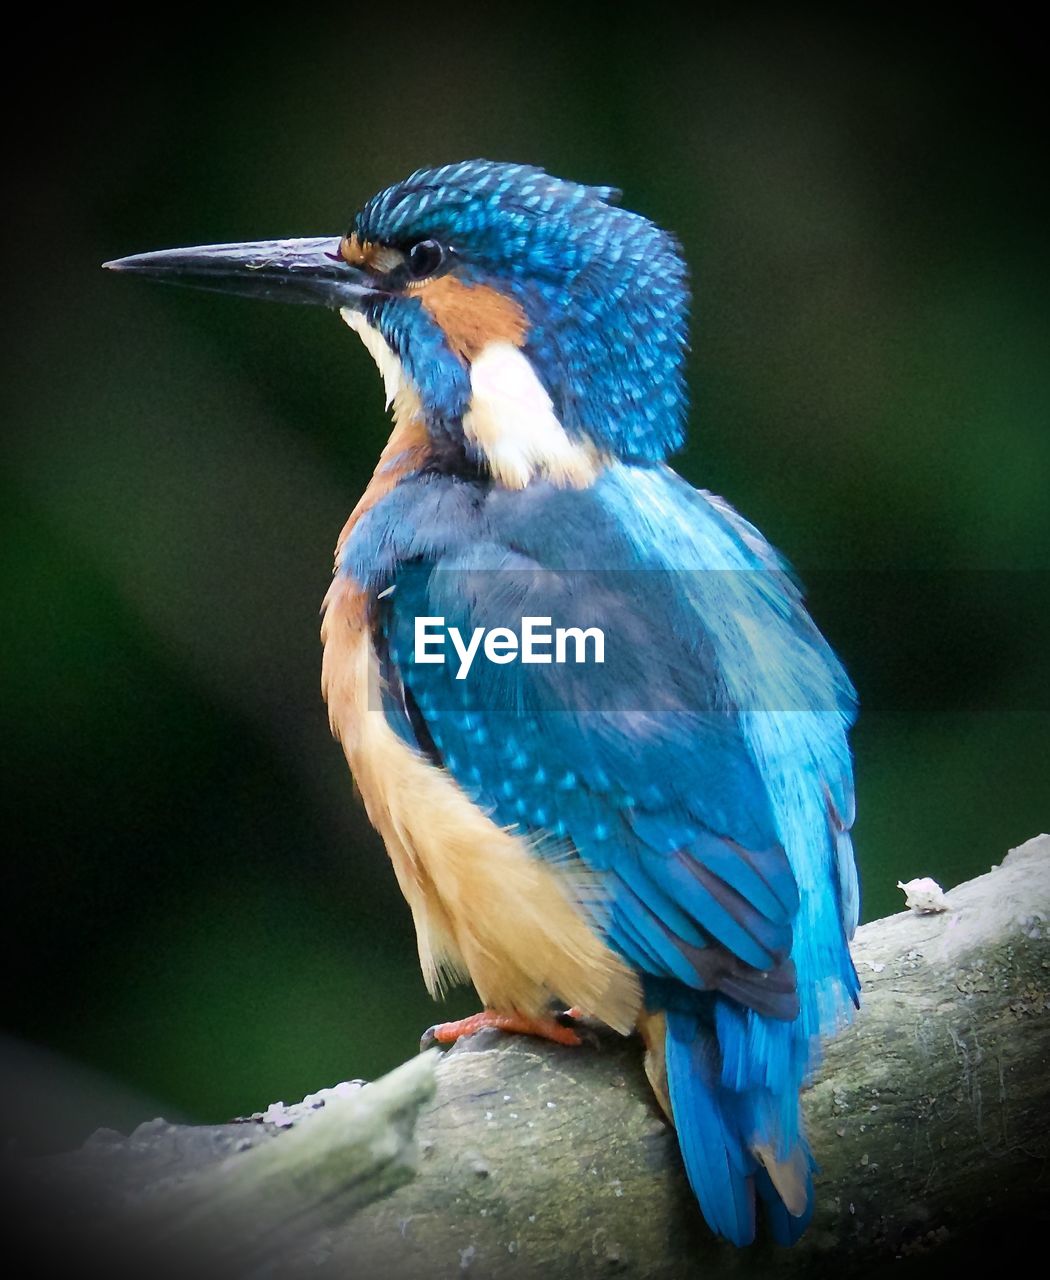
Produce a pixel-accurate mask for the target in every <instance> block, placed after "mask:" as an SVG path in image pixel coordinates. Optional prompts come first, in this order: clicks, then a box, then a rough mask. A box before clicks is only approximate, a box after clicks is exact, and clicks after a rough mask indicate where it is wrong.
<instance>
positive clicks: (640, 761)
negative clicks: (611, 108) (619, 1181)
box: [105, 160, 859, 1245]
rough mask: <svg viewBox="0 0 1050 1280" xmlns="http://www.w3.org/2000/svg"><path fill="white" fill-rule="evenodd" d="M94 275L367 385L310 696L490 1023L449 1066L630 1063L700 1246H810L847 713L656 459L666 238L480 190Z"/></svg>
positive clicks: (796, 610) (828, 670) (786, 601)
mask: <svg viewBox="0 0 1050 1280" xmlns="http://www.w3.org/2000/svg"><path fill="white" fill-rule="evenodd" d="M105 265H106V266H107V267H109V268H111V269H114V270H118V271H122V272H130V273H135V274H138V275H141V276H145V277H149V278H152V279H156V280H158V281H163V282H169V283H176V284H185V285H191V286H195V287H198V288H204V289H211V290H218V291H221V292H226V293H234V294H240V295H243V296H247V297H251V298H264V299H272V300H278V301H287V302H295V303H306V304H320V305H324V306H327V307H329V308H332V309H334V310H335V311H337V312H338V314H339V316H340V317H341V318H342V320H343V321H344V322H345V323H346V324H347V325H348V326H349V327H350V328H351V329H352V330H353V331H354V332H355V333H356V334H357V335H358V336H359V338H360V339H361V340H362V342H363V343H364V346H365V347H366V349H367V351H368V353H369V354H370V355H371V356H372V358H373V359H374V361H375V363H376V365H377V366H378V369H379V372H380V374H381V376H382V380H383V383H384V387H385V393H386V401H387V407H388V408H390V409H392V419H393V426H392V430H391V433H390V436H389V439H388V442H387V444H386V446H385V448H384V449H383V450H382V453H381V455H380V458H379V462H378V465H377V466H376V469H375V472H374V474H373V476H372V479H371V481H370V483H369V484H368V486H367V488H366V489H365V491H364V493H363V495H362V496H361V498H360V500H359V501H358V503H357V505H356V507H355V508H354V510H353V512H352V514H351V515H350V517H349V520H348V521H347V523H346V526H345V528H344V529H343V531H342V534H341V535H340V537H339V540H338V545H337V550H336V557H335V571H334V575H333V579H332V584H331V587H330V589H329V591H328V593H327V596H326V598H325V601H324V609H323V624H322V638H323V660H322V686H323V691H324V696H325V698H326V699H327V704H328V709H329V714H330V719H331V725H332V729H333V732H334V734H335V736H336V737H337V738H338V739H339V740H340V742H341V743H342V747H343V749H344V751H345V754H346V757H347V760H348V762H349V766H350V770H351V772H352V774H353V777H354V780H355V782H356V786H357V789H358V791H359V793H360V795H361V797H362V799H363V802H364V806H365V809H366V811H367V815H368V818H369V819H370V821H371V823H372V824H373V825H374V827H375V828H376V829H377V830H378V832H379V833H380V835H381V837H382V839H383V841H384V843H385V846H386V850H387V852H388V854H389V857H390V860H391V862H392V864H393V869H394V872H395V875H396V878H397V881H398V883H399V886H400V889H401V891H402V892H403V894H404V897H405V899H406V900H407V903H408V906H409V908H410V910H411V914H412V917H413V921H414V925H415V931H416V937H417V942H418V951H419V960H420V965H421V969H422V973H423V976H424V979H425V981H426V984H427V986H428V988H429V990H430V991H431V993H432V994H433V995H435V996H437V995H440V994H441V992H442V991H443V990H444V988H445V986H446V985H447V984H448V983H449V982H454V981H459V980H469V981H471V982H473V985H474V987H475V989H476V991H477V993H478V996H479V997H480V1000H481V1002H482V1004H483V1006H484V1008H483V1010H482V1011H481V1012H480V1013H479V1014H477V1015H474V1016H473V1017H472V1018H469V1019H464V1020H461V1021H460V1022H454V1023H444V1024H440V1025H439V1026H437V1027H436V1028H435V1029H434V1034H435V1037H436V1039H437V1040H438V1041H439V1042H443V1043H447V1042H452V1041H454V1040H455V1039H457V1038H458V1037H459V1036H461V1035H463V1034H466V1033H468V1032H471V1031H474V1030H477V1029H478V1028H481V1027H496V1028H499V1029H502V1030H504V1031H507V1032H520V1033H527V1034H532V1035H540V1036H546V1037H547V1038H548V1039H551V1040H554V1041H557V1042H560V1043H562V1044H578V1043H579V1042H580V1037H579V1035H578V1034H577V1031H578V1026H579V1024H578V1022H577V1021H576V1019H578V1018H581V1017H586V1018H588V1019H594V1020H596V1021H597V1022H598V1023H603V1024H606V1025H607V1026H608V1027H611V1028H613V1029H614V1030H615V1031H617V1032H620V1033H621V1034H624V1035H628V1034H632V1033H635V1032H638V1033H640V1036H641V1039H642V1042H643V1047H644V1050H643V1051H644V1062H645V1069H646V1073H647V1075H648V1078H649V1081H650V1083H651V1085H652V1088H653V1091H654V1093H655V1096H656V1099H657V1101H658V1103H659V1105H660V1106H661V1107H662V1109H663V1111H664V1113H665V1114H666V1116H667V1118H668V1120H669V1122H670V1123H671V1124H672V1125H673V1126H674V1129H675V1131H676V1133H677V1137H678V1143H679V1147H680V1150H681V1155H682V1160H683V1163H684V1168H685V1172H686V1175H687V1177H688V1180H689V1183H690V1185H691V1187H692V1189H693V1192H694V1193H695V1196H696V1199H697V1201H698V1203H699V1207H700V1209H701V1211H702V1213H703V1216H704V1218H705V1219H706V1221H707V1223H708V1225H709V1227H710V1228H711V1230H712V1231H713V1232H714V1233H715V1234H716V1235H718V1236H721V1237H724V1238H725V1239H727V1240H729V1241H731V1242H732V1243H733V1244H736V1245H746V1244H748V1243H750V1242H751V1241H752V1240H754V1239H755V1236H756V1231H757V1230H758V1227H757V1223H758V1221H759V1220H761V1219H764V1221H765V1222H766V1224H767V1229H768V1231H769V1233H770V1234H771V1235H772V1237H773V1238H774V1239H775V1240H776V1241H778V1242H780V1243H783V1244H791V1243H794V1241H795V1240H797V1239H798V1237H799V1236H800V1235H801V1234H802V1232H803V1231H804V1229H805V1226H806V1224H807V1222H808V1221H809V1219H810V1216H811V1214H812V1212H813V1204H814V1189H813V1173H814V1169H815V1163H814V1158H813V1155H812V1153H811V1151H810V1148H809V1146H808V1143H807V1140H806V1136H805V1132H804V1129H803V1126H802V1122H801V1117H800V1103H799V1097H800V1090H801V1088H802V1087H803V1085H804V1083H805V1082H806V1081H807V1079H808V1078H809V1077H810V1076H811V1074H812V1072H813V1071H814V1069H815V1066H816V1064H817V1063H818V1061H819V1057H820V1053H821V1045H822V1042H823V1041H824V1040H825V1039H826V1038H827V1037H828V1036H829V1035H831V1034H833V1033H834V1032H835V1031H837V1030H838V1029H839V1028H840V1027H841V1026H842V1025H844V1024H845V1023H846V1022H847V1021H848V1020H849V1019H850V1017H851V1016H852V1013H853V1010H854V1008H855V1007H857V1006H858V997H859V982H858V979H857V974H856V971H855V969H854V966H853V963H852V961H851V958H850V951H849V940H850V938H851V936H852V933H853V930H854V928H855V926H856V923H857V919H858V909H859V892H858V877H857V869H856V862H855V858H854V852H853V846H852V840H851V828H852V825H853V820H854V812H855V802H854V779H853V766H852V756H851V751H850V745H849V732H850V730H851V728H852V726H853V723H854V721H855V717H856V711H857V698H856V694H855V691H854V689H853V686H852V684H851V682H850V680H849V678H848V676H847V674H846V672H845V670H844V668H843V666H842V664H841V662H840V661H839V659H838V658H837V657H836V655H835V653H834V652H833V650H832V648H831V647H830V645H829V644H828V642H827V641H826V640H825V638H824V637H823V636H822V634H821V632H820V631H819V630H818V628H817V626H816V625H815V623H814V622H813V620H812V618H811V616H810V614H809V613H808V611H807V607H806V604H805V600H804V596H803V592H802V587H801V585H800V584H799V582H798V581H797V579H796V577H795V575H794V572H793V570H792V569H791V567H790V566H789V564H788V562H787V561H786V560H785V559H784V558H783V557H782V556H781V554H780V553H779V552H778V551H776V550H775V549H774V548H773V547H772V546H771V545H770V543H769V542H767V540H766V539H765V538H764V537H763V536H762V534H761V533H760V532H759V531H758V530H757V529H756V528H755V527H754V526H753V525H752V524H750V523H748V521H747V520H746V519H745V518H744V517H743V516H741V515H740V514H739V513H738V512H737V511H736V510H735V509H734V508H733V507H732V506H731V505H730V504H729V503H728V502H727V501H725V500H724V499H722V498H720V497H718V496H715V495H714V494H712V493H710V492H708V491H706V490H703V489H698V488H694V487H693V486H692V485H691V484H690V483H689V482H688V481H687V480H686V479H684V478H683V477H682V476H681V475H679V473H678V472H677V471H675V470H674V469H673V467H672V465H671V463H670V461H669V459H670V458H671V457H672V456H673V455H674V454H675V452H676V451H678V450H679V449H680V448H681V446H682V444H683V441H684V438H685V428H686V422H687V418H688V414H689V406H688V397H687V386H686V380H685V373H684V363H685V357H686V352H687V325H688V312H689V305H690V290H689V284H688V279H687V270H686V266H685V262H684V258H683V253H682V250H681V248H680V246H679V244H678V242H677V240H676V239H675V238H674V237H673V236H672V235H671V234H670V233H668V232H667V231H665V230H663V229H661V228H660V227H658V226H657V225H656V224H655V223H654V222H653V221H651V220H650V219H648V218H647V217H645V216H643V215H642V214H639V213H636V212H632V211H630V210H628V209H626V208H624V207H623V205H622V196H621V193H620V192H619V191H617V190H616V189H615V188H612V187H608V186H591V185H586V184H583V183H578V182H574V181H570V180H565V179H560V178H557V177H554V176H552V175H551V174H549V173H548V172H547V171H545V170H544V169H541V168H538V167H536V166H533V165H528V164H517V163H507V162H496V161H487V160H471V161H463V162H456V163H451V164H445V165H440V166H436V167H430V168H423V169H419V170H417V171H416V172H414V173H413V174H411V176H410V177H408V178H406V179H404V180H402V181H399V182H397V183H395V184H394V185H392V186H389V187H387V188H386V189H384V190H382V191H380V192H379V193H378V194H375V195H373V196H372V197H371V198H369V199H368V200H367V201H366V202H365V203H364V204H363V205H362V206H361V207H360V210H359V212H358V213H357V214H356V215H355V217H354V218H353V221H352V223H351V225H350V227H349V229H348V230H347V231H346V233H345V234H343V235H332V236H321V237H312V238H306V239H283V240H270V241H255V242H249V243H237V244H217V245H205V246H196V247H192V248H180V249H170V250H163V251H159V252H152V253H143V254H137V255H134V256H131V257H127V258H122V259H119V260H116V261H114V262H110V263H107V264H105ZM556 623H559V624H560V623H564V624H565V625H564V626H563V627H562V626H558V627H556V626H555V624H556ZM515 628H517V631H516V630H515ZM545 628H546V629H545ZM563 632H564V635H562V633H563ZM421 636H422V641H423V642H422V644H421V643H420V639H421ZM599 639H600V640H601V647H602V648H603V653H602V654H601V655H599V652H598V650H599ZM450 640H451V641H453V642H455V643H454V645H450V644H449V641H450ZM563 640H564V643H562V641H563ZM570 641H571V642H572V643H570ZM581 649H582V660H581ZM453 650H454V651H453ZM446 651H447V652H446ZM530 655H531V656H530ZM559 656H560V657H561V659H562V660H561V661H558V660H557V658H558V657H559ZM467 657H470V659H471V660H470V662H467V661H466V658H467ZM558 1011H561V1012H560V1013H559V1012H558ZM566 1011H567V1012H568V1016H562V1014H564V1013H565V1012H566ZM759 1206H761V1212H759Z"/></svg>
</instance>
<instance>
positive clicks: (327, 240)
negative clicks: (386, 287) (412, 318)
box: [102, 236, 374, 308]
mask: <svg viewBox="0 0 1050 1280" xmlns="http://www.w3.org/2000/svg"><path fill="white" fill-rule="evenodd" d="M102 265H103V266H104V267H105V268H106V269H107V270H109V271H128V272H131V273H133V274H135V275H140V276H146V277H147V279H150V280H161V281H163V282H165V283H166V284H181V285H189V286H190V287H192V288H196V289H210V290H213V291H215V292H217V293H236V294H240V295H242V296H243V297H245V298H268V299H270V300H272V301H274V302H307V303H315V304H319V305H320V306H324V307H334V308H339V307H353V306H357V305H359V304H360V302H361V301H362V299H363V298H366V297H367V296H368V295H369V294H370V293H372V292H374V287H373V286H374V282H373V280H372V279H371V277H369V275H368V274H367V273H366V272H364V271H362V270H361V269H360V268H359V267H351V266H350V265H349V264H348V263H346V262H344V261H343V259H342V258H341V257H340V255H339V237H338V236H318V237H315V238H313V239H310V240H259V241H257V242H256V243H253V244H203V245H197V246H195V247H194V248H192V249H161V250H160V251H159V252H157V253H136V254H134V255H133V256H132V257H130V258H117V259H116V260H115V261H114V262H104V263H103V264H102Z"/></svg>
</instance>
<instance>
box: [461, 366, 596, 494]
mask: <svg viewBox="0 0 1050 1280" xmlns="http://www.w3.org/2000/svg"><path fill="white" fill-rule="evenodd" d="M470 390H471V398H470V409H469V411H468V412H467V413H466V414H464V415H463V431H464V433H465V435H466V436H467V439H468V440H471V441H473V443H474V444H476V445H477V446H478V449H479V450H480V451H481V453H482V454H483V455H484V457H485V458H486V460H487V461H488V464H489V469H490V470H491V471H492V474H493V475H494V476H495V477H496V479H497V480H498V481H499V482H500V483H501V484H503V485H506V487H507V488H508V489H524V488H525V486H526V485H527V484H528V483H529V481H530V480H532V479H533V478H535V477H537V476H543V477H546V478H547V479H549V480H552V481H553V482H554V483H555V484H563V485H571V486H573V487H576V488H584V487H586V486H587V485H590V484H593V482H594V478H595V476H596V474H597V458H596V456H595V454H594V451H593V450H591V449H588V448H587V447H585V446H584V445H580V444H576V443H574V442H573V441H572V440H570V439H569V437H568V435H567V434H566V432H565V428H564V427H563V426H562V425H561V423H560V422H559V421H558V418H557V416H556V414H555V412H554V406H553V404H552V403H551V398H550V396H549V395H548V394H547V391H546V388H545V387H544V386H543V383H542V382H540V380H539V378H538V377H537V376H536V371H535V369H533V367H532V365H531V363H530V362H529V359H528V357H527V356H525V355H524V354H523V353H522V352H521V351H520V350H519V349H518V348H517V347H515V346H513V345H512V344H511V343H509V342H490V343H489V345H488V346H487V347H485V349H484V350H483V351H482V352H481V353H480V354H479V355H478V356H477V357H476V359H475V360H474V363H473V364H472V365H471V367H470Z"/></svg>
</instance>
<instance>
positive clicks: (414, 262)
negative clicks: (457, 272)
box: [408, 240, 445, 280]
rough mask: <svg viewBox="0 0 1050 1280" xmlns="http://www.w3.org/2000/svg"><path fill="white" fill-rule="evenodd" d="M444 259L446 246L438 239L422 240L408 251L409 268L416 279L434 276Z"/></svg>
mask: <svg viewBox="0 0 1050 1280" xmlns="http://www.w3.org/2000/svg"><path fill="white" fill-rule="evenodd" d="M444 261H445V248H444V246H443V245H441V244H439V243H438V242H437V241H436V240H420V241H419V242H418V244H414V245H413V246H412V248H411V249H410V250H409V251H408V269H409V271H410V272H411V273H412V278H413V279H414V280H424V279H425V278H426V277H427V276H432V275H433V274H434V272H435V271H437V270H439V268H440V267H441V266H442V265H443V264H444Z"/></svg>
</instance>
